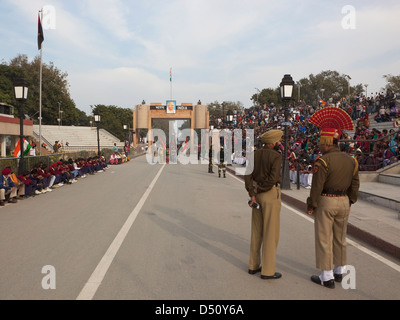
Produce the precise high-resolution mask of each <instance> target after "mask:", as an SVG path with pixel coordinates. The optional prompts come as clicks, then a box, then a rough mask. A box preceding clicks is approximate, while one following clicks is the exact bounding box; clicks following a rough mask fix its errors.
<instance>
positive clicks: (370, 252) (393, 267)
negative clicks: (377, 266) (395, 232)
mask: <svg viewBox="0 0 400 320" xmlns="http://www.w3.org/2000/svg"><path fill="white" fill-rule="evenodd" d="M227 173H228V174H229V175H230V176H231V177H233V178H235V179H236V180H237V181H239V182H240V183H244V181H243V180H242V179H239V178H238V177H236V176H235V175H233V174H231V173H230V172H227ZM282 206H283V207H285V208H286V209H288V210H290V211H292V212H294V213H295V214H297V215H299V216H300V217H302V218H303V219H306V220H308V221H310V222H312V223H314V219H312V218H311V217H309V216H307V215H306V214H305V213H303V212H300V211H298V210H296V209H294V208H292V207H290V206H288V205H286V204H284V203H282ZM347 243H349V244H350V245H352V246H354V247H356V248H357V249H359V250H361V251H362V252H364V253H366V254H368V255H370V256H371V257H373V258H375V259H377V260H379V261H381V262H382V263H384V264H386V265H387V266H389V267H391V268H392V269H394V270H396V271H397V272H400V265H398V264H396V263H394V262H392V261H390V260H388V259H386V258H384V257H382V256H381V255H379V254H377V253H375V252H373V251H371V250H369V249H367V248H365V247H364V246H362V245H361V244H359V243H357V242H355V241H353V240H350V239H347Z"/></svg>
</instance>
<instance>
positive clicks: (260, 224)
mask: <svg viewBox="0 0 400 320" xmlns="http://www.w3.org/2000/svg"><path fill="white" fill-rule="evenodd" d="M282 134H283V132H282V131H281V130H270V131H268V132H266V133H264V134H263V135H262V136H261V142H262V143H263V144H264V146H263V148H262V149H259V150H257V151H255V152H254V170H253V172H252V173H251V174H249V175H246V176H245V187H246V190H247V192H248V193H249V196H250V197H251V200H250V202H249V206H250V207H251V208H252V216H251V244H250V258H249V264H248V268H249V270H248V272H249V273H250V274H255V273H257V272H261V279H278V278H280V277H281V276H282V274H280V273H279V272H275V258H276V250H277V247H278V241H279V230H280V211H281V189H280V183H281V180H282V175H281V165H282V155H281V154H280V153H279V152H278V151H277V150H279V147H280V145H281V143H280V139H281V138H282ZM254 204H259V206H260V208H259V209H257V208H254V206H253V205H254ZM260 251H261V252H260ZM260 253H261V254H260Z"/></svg>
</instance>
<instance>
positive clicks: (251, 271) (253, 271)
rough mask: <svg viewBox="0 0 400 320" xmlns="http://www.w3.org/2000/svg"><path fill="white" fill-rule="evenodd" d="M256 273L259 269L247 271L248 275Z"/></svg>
mask: <svg viewBox="0 0 400 320" xmlns="http://www.w3.org/2000/svg"><path fill="white" fill-rule="evenodd" d="M257 272H261V267H259V268H258V269H255V270H251V269H249V274H256V273H257Z"/></svg>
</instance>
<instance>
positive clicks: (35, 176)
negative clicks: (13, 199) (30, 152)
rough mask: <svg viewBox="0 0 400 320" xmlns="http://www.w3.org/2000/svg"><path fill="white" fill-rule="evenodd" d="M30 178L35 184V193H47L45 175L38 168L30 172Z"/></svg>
mask: <svg viewBox="0 0 400 320" xmlns="http://www.w3.org/2000/svg"><path fill="white" fill-rule="evenodd" d="M29 179H30V180H32V181H33V185H34V187H35V189H36V190H35V194H41V193H46V192H47V191H44V189H45V188H46V187H45V179H44V177H43V176H41V175H39V173H38V170H37V169H36V168H34V169H32V170H31V172H30V177H29Z"/></svg>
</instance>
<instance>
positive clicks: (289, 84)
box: [280, 74, 294, 190]
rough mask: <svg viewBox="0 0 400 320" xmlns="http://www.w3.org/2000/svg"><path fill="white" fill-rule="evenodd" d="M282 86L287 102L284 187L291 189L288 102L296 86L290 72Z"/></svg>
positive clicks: (282, 96) (283, 166)
mask: <svg viewBox="0 0 400 320" xmlns="http://www.w3.org/2000/svg"><path fill="white" fill-rule="evenodd" d="M280 87H281V99H282V101H283V102H284V103H285V122H284V123H283V124H282V125H283V126H284V127H285V145H284V155H283V163H282V189H286V190H290V178H289V164H288V161H287V153H288V126H290V125H291V123H289V122H288V119H289V108H288V105H287V104H288V102H289V101H290V100H291V99H292V95H293V87H294V81H293V79H292V77H291V76H290V74H285V75H284V77H283V79H282V82H281V84H280Z"/></svg>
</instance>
